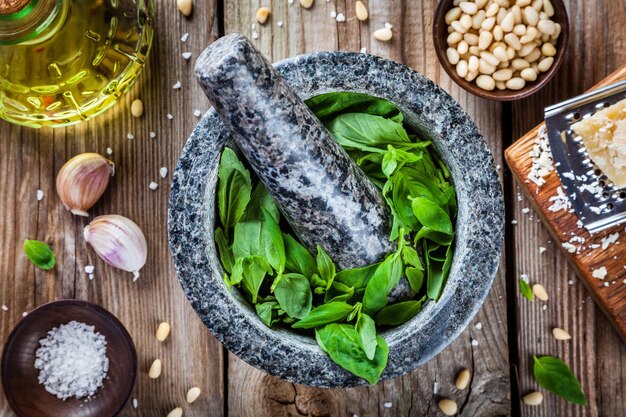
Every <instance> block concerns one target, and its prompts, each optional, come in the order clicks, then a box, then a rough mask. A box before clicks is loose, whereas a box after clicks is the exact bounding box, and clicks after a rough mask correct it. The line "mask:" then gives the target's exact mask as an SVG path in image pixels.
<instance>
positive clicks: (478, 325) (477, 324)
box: [474, 322, 483, 330]
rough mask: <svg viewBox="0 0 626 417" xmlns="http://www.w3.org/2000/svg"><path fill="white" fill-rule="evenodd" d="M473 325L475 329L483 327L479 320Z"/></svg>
mask: <svg viewBox="0 0 626 417" xmlns="http://www.w3.org/2000/svg"><path fill="white" fill-rule="evenodd" d="M474 327H476V330H482V329H483V324H482V323H481V322H478V323H476V325H475V326H474Z"/></svg>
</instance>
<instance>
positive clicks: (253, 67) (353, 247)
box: [195, 34, 395, 269]
mask: <svg viewBox="0 0 626 417" xmlns="http://www.w3.org/2000/svg"><path fill="white" fill-rule="evenodd" d="M195 72H196V76H197V78H198V82H199V83H200V85H201V86H202V88H203V90H204V92H205V94H206V95H207V97H208V98H209V100H210V101H211V102H212V104H213V106H214V108H215V110H216V111H217V114H218V115H219V116H220V118H221V120H222V122H223V123H224V125H225V126H226V127H227V129H228V130H229V131H230V132H231V134H232V136H233V139H234V141H235V142H236V143H237V145H238V147H239V149H240V150H241V152H242V153H243V155H244V156H245V157H246V159H247V160H248V162H249V163H250V165H251V167H252V169H253V170H254V171H255V172H256V174H257V175H258V177H259V178H260V180H261V181H262V182H263V183H264V184H265V186H266V187H267V189H268V191H269V193H270V194H271V195H272V197H273V198H274V200H275V201H276V203H277V204H278V207H279V208H280V211H281V212H282V213H283V215H284V216H285V218H286V220H287V221H288V223H289V224H290V225H291V227H292V228H293V230H294V232H295V233H296V234H297V236H298V237H299V238H300V240H301V241H302V242H303V243H304V244H305V246H307V247H308V249H309V250H310V251H311V252H312V253H313V254H314V253H315V248H316V245H320V246H322V247H323V248H324V249H325V250H326V251H327V252H328V254H329V256H330V257H331V258H332V259H333V260H334V261H335V263H337V264H338V266H339V267H340V268H341V269H344V268H354V267H360V266H364V265H368V264H371V263H374V262H377V261H379V260H381V258H383V257H384V255H385V254H386V253H389V252H391V251H393V250H394V248H395V244H393V243H392V242H390V241H389V232H390V226H391V222H390V214H389V211H388V207H387V205H386V203H385V201H384V199H383V197H382V194H381V193H380V191H379V190H378V189H377V188H376V187H375V186H374V184H372V182H371V181H370V180H369V178H367V176H366V175H365V174H364V173H363V172H362V171H361V169H360V168H359V167H358V166H357V165H356V164H355V163H354V162H353V161H352V160H351V159H350V157H349V156H348V154H347V153H346V152H345V151H344V149H343V148H342V147H341V146H340V145H339V144H338V143H337V142H335V140H334V139H333V138H332V137H331V135H330V133H329V132H328V130H326V128H325V127H324V126H323V125H322V123H321V122H320V121H319V120H318V119H317V118H316V117H315V115H314V114H313V113H312V112H311V110H309V108H308V107H307V106H306V105H305V104H304V102H303V101H302V100H301V99H300V98H299V97H298V95H297V94H296V93H295V92H294V91H293V90H292V89H291V87H290V86H289V85H287V83H286V82H285V81H284V80H283V79H282V77H281V76H280V75H279V74H278V73H277V72H276V70H275V69H274V68H273V67H272V65H271V64H270V63H269V62H268V61H267V59H265V57H264V56H263V55H262V54H261V53H260V52H259V51H258V50H257V49H256V48H255V47H254V45H252V43H250V41H249V40H248V39H247V38H245V37H244V36H242V35H239V34H231V35H227V36H224V37H222V38H220V39H218V40H217V41H215V42H213V44H211V45H210V46H209V47H208V48H207V49H206V50H205V51H204V52H203V53H202V54H201V55H200V57H199V58H198V61H197V62H196V67H195Z"/></svg>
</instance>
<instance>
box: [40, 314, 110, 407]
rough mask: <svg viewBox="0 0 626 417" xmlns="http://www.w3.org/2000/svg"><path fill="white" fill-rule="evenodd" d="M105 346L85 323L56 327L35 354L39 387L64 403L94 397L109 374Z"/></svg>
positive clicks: (75, 322)
mask: <svg viewBox="0 0 626 417" xmlns="http://www.w3.org/2000/svg"><path fill="white" fill-rule="evenodd" d="M106 344H107V342H106V339H105V337H104V336H103V335H101V334H100V333H97V332H95V331H94V326H89V325H87V324H85V323H79V322H77V321H70V322H69V323H66V324H62V325H60V326H59V327H54V328H53V329H52V330H50V331H49V332H48V336H47V337H46V338H44V339H41V340H40V341H39V348H38V349H37V351H36V352H35V364H34V365H35V369H37V370H39V377H38V380H39V383H40V384H42V385H43V386H44V388H45V389H46V391H48V392H49V393H50V394H52V395H55V396H56V397H57V398H59V399H61V400H66V399H68V398H72V397H74V398H84V397H87V398H91V397H93V396H94V395H95V394H96V392H97V391H98V389H99V388H100V387H101V386H102V383H103V382H104V379H105V378H106V375H107V372H108V370H109V358H107V356H106Z"/></svg>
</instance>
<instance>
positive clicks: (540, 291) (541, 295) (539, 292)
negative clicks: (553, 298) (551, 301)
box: [533, 284, 548, 301]
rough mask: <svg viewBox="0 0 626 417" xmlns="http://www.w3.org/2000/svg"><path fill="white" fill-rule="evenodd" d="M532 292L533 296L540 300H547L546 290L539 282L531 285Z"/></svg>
mask: <svg viewBox="0 0 626 417" xmlns="http://www.w3.org/2000/svg"><path fill="white" fill-rule="evenodd" d="M533 294H535V297H537V298H538V299H540V300H541V301H548V292H547V291H546V289H545V288H543V285H541V284H535V285H533Z"/></svg>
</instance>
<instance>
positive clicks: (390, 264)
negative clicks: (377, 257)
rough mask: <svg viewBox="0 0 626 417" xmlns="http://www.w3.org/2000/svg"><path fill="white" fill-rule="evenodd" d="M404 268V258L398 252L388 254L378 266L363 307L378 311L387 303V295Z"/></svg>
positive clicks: (368, 284)
mask: <svg viewBox="0 0 626 417" xmlns="http://www.w3.org/2000/svg"><path fill="white" fill-rule="evenodd" d="M402 270H403V265H402V260H401V259H400V256H398V254H397V253H394V254H391V255H389V256H387V258H386V259H385V260H384V261H383V262H382V263H381V264H380V265H379V266H378V268H376V272H374V275H373V276H372V278H371V279H370V280H369V282H368V283H367V287H366V288H365V294H364V295H363V307H365V309H366V310H367V311H370V312H376V311H378V310H380V309H381V308H383V307H384V306H385V305H387V302H388V300H387V296H388V295H389V293H390V292H391V290H392V289H393V288H394V287H395V286H396V285H397V284H398V282H399V281H400V278H402Z"/></svg>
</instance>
